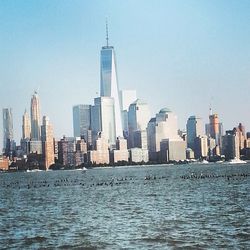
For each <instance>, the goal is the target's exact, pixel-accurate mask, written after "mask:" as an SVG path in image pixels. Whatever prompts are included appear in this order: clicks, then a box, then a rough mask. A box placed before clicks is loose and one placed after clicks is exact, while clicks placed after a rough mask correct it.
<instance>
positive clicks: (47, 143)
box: [41, 116, 55, 170]
mask: <svg viewBox="0 0 250 250" xmlns="http://www.w3.org/2000/svg"><path fill="white" fill-rule="evenodd" d="M41 139H42V148H43V157H44V165H45V168H46V170H47V169H49V166H50V165H52V164H54V163H55V154H54V136H53V128H52V125H51V124H50V121H49V118H48V117H47V116H44V117H43V125H42V127H41Z"/></svg>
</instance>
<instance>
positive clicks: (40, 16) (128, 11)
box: [0, 0, 250, 148]
mask: <svg viewBox="0 0 250 250" xmlns="http://www.w3.org/2000/svg"><path fill="white" fill-rule="evenodd" d="M106 17H107V18H108V22H109V36H110V45H112V46H114V48H115V51H116V59H117V69H118V80H119V87H120V90H122V89H136V91H137V95H138V97H139V98H141V99H143V100H145V101H147V102H148V104H149V105H150V108H151V115H152V117H153V116H155V113H156V112H158V111H159V110H160V109H161V108H163V107H168V108H170V109H171V110H172V111H173V112H174V113H176V114H177V116H178V125H179V128H180V129H184V128H185V126H186V121H187V119H188V117H189V116H191V115H197V116H200V117H202V118H203V123H204V126H205V123H207V122H208V115H209V107H210V105H211V106H212V109H213V112H214V113H218V114H219V117H220V121H221V122H222V123H223V125H224V129H225V130H227V129H232V128H233V127H234V126H237V125H238V123H239V122H241V123H242V124H243V125H245V127H246V130H247V131H250V119H249V108H250V98H249V96H248V91H247V90H248V89H249V87H250V60H249V57H250V32H249V23H250V2H249V1H244V0H242V1H233V0H232V1H226V0H224V1H223V0H222V1H215V0H212V1H194V0H192V1H191V0H190V1H184V0H179V1H178V0H177V1H164V0H162V1H149V0H148V1H145V0H138V1H131V0H130V1H97V0H96V1H81V0H72V1H64V0H37V1H32V0H29V1H28V0H27V1H14V0H13V1H1V2H0V21H1V26H0V37H1V38H0V54H1V59H0V86H1V92H0V104H1V105H0V108H1V127H2V108H5V107H11V108H12V110H13V117H14V121H13V122H14V137H15V140H17V144H19V139H20V137H21V131H22V128H21V126H22V115H23V113H24V110H25V109H27V110H28V111H29V112H30V99H31V96H32V94H33V92H34V90H37V91H38V94H39V97H40V103H41V114H42V116H43V115H47V116H49V118H50V120H51V122H52V124H53V127H54V132H55V137H57V138H59V137H62V136H63V135H66V136H72V135H73V121H72V107H73V106H74V105H76V104H92V103H93V99H94V98H95V97H97V95H98V94H97V93H99V92H100V90H99V87H100V65H99V62H100V50H101V47H102V46H103V45H105V43H106V40H105V35H106V30H105V20H106ZM2 136H3V135H2V129H1V135H0V146H1V148H2Z"/></svg>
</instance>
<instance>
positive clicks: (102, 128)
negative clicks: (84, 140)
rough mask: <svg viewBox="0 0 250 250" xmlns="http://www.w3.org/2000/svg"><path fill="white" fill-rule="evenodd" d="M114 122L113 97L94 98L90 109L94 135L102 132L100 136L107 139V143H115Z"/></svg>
mask: <svg viewBox="0 0 250 250" xmlns="http://www.w3.org/2000/svg"><path fill="white" fill-rule="evenodd" d="M115 124H116V121H115V110H114V99H113V98H111V97H98V98H95V105H94V106H93V107H92V111H91V129H92V131H93V133H94V134H95V136H97V135H98V133H99V132H102V138H105V139H107V140H108V142H109V145H115V143H116V134H115Z"/></svg>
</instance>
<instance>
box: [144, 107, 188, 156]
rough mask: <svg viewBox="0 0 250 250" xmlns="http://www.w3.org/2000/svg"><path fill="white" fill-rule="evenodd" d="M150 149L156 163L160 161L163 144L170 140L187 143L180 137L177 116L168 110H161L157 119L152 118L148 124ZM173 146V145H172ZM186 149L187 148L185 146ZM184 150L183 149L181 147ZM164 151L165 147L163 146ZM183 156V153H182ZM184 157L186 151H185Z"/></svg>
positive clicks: (150, 154)
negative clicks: (164, 141)
mask: <svg viewBox="0 0 250 250" xmlns="http://www.w3.org/2000/svg"><path fill="white" fill-rule="evenodd" d="M147 133H148V149H149V158H150V160H153V161H156V160H159V159H160V155H159V152H160V151H161V142H162V141H163V140H166V139H168V140H169V141H171V142H172V144H173V141H176V142H180V143H181V144H182V143H184V144H183V145H185V142H184V141H183V139H182V138H181V137H180V136H179V135H178V126H177V116H176V115H175V114H174V113H173V112H172V111H171V110H169V109H168V108H164V109H161V110H160V112H159V113H158V114H156V117H155V118H152V119H151V120H150V121H149V123H148V128H147ZM172 144H171V145H172ZM184 147H185V146H184ZM181 148H182V147H181ZM162 150H165V149H163V146H162ZM181 154H183V152H182V153H181ZM184 155H186V154H185V149H184Z"/></svg>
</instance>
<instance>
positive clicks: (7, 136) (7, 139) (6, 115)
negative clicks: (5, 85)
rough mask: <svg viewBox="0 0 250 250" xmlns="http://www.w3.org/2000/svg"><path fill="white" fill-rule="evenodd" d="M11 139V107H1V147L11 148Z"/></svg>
mask: <svg viewBox="0 0 250 250" xmlns="http://www.w3.org/2000/svg"><path fill="white" fill-rule="evenodd" d="M12 140H13V117H12V110H11V108H4V109H3V147H4V149H5V151H9V150H10V148H11V142H12Z"/></svg>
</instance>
